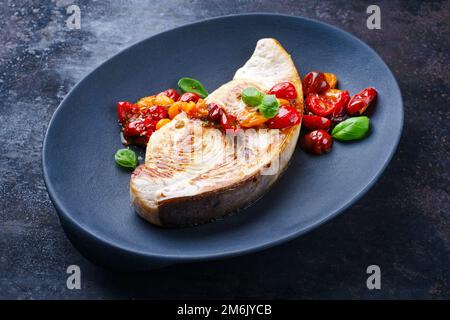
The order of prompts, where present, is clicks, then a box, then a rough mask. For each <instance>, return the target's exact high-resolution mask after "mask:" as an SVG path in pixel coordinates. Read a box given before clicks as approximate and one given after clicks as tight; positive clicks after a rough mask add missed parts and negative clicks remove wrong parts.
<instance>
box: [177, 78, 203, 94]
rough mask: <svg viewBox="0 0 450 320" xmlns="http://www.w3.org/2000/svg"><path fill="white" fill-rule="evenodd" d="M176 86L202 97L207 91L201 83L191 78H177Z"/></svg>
mask: <svg viewBox="0 0 450 320" xmlns="http://www.w3.org/2000/svg"><path fill="white" fill-rule="evenodd" d="M178 86H179V87H180V89H181V91H183V92H193V93H196V94H198V95H199V96H200V97H202V98H206V97H207V96H208V91H206V89H205V88H204V87H203V85H202V83H201V82H200V81H198V80H195V79H192V78H181V79H180V80H178Z"/></svg>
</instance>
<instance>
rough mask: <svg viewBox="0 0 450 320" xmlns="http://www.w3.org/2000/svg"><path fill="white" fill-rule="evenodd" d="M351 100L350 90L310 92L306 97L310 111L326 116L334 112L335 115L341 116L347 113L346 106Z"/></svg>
mask: <svg viewBox="0 0 450 320" xmlns="http://www.w3.org/2000/svg"><path fill="white" fill-rule="evenodd" d="M349 100H350V95H349V93H348V91H341V90H337V89H329V90H328V91H326V92H325V93H324V94H322V95H319V94H317V93H312V94H309V95H308V96H307V97H306V104H307V106H308V109H309V111H311V112H312V113H314V114H315V115H318V116H322V117H326V116H328V115H330V114H332V116H333V117H341V116H343V115H344V114H345V107H346V106H347V104H348V101H349Z"/></svg>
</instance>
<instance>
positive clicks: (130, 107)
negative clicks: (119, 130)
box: [117, 101, 140, 123]
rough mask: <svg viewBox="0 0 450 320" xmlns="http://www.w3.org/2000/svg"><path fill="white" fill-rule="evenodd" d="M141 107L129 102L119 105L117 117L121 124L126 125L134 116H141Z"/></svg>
mask: <svg viewBox="0 0 450 320" xmlns="http://www.w3.org/2000/svg"><path fill="white" fill-rule="evenodd" d="M139 110H140V109H139V107H138V106H136V105H134V104H132V103H131V102H128V101H120V102H118V103H117V117H118V119H119V122H120V123H125V122H126V121H128V120H129V119H130V118H132V117H133V116H135V115H137V114H139Z"/></svg>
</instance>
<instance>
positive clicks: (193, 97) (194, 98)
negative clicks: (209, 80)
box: [178, 92, 201, 103]
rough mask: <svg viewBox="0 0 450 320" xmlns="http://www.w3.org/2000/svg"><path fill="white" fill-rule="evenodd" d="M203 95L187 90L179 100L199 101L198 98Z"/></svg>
mask: <svg viewBox="0 0 450 320" xmlns="http://www.w3.org/2000/svg"><path fill="white" fill-rule="evenodd" d="M200 98H201V97H200V96H199V95H198V94H196V93H193V92H186V93H183V95H182V96H181V97H180V99H178V101H183V102H189V101H193V102H195V103H197V101H198V99H200Z"/></svg>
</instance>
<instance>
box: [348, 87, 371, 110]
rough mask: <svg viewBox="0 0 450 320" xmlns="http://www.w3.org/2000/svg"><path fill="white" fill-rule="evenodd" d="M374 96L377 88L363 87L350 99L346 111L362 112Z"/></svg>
mask: <svg viewBox="0 0 450 320" xmlns="http://www.w3.org/2000/svg"><path fill="white" fill-rule="evenodd" d="M376 97H377V90H375V88H366V89H364V90H363V91H361V92H360V93H358V94H356V95H355V96H353V98H352V99H351V100H350V102H349V103H348V106H347V111H348V113H350V114H355V113H357V112H359V113H360V114H362V113H363V112H364V111H366V109H367V107H368V106H369V105H370V104H371V103H372V101H373V100H374V99H375V98H376Z"/></svg>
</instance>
